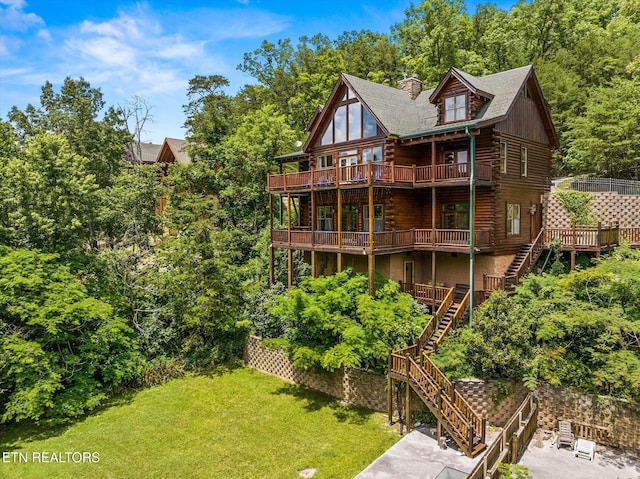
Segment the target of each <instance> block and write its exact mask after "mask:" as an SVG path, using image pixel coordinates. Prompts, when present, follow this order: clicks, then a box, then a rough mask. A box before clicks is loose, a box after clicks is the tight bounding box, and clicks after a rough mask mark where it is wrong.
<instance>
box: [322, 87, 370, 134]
mask: <svg viewBox="0 0 640 479" xmlns="http://www.w3.org/2000/svg"><path fill="white" fill-rule="evenodd" d="M377 134H378V127H377V124H376V122H375V120H374V119H373V117H372V116H371V114H370V113H369V111H368V110H367V109H366V108H364V107H363V106H362V104H361V103H360V102H359V101H358V99H357V97H356V96H355V94H354V93H353V92H352V91H351V90H348V89H347V90H346V91H345V92H344V93H343V95H342V97H341V98H340V102H339V103H338V106H337V107H336V109H335V111H334V112H333V118H332V119H331V121H329V124H328V125H327V128H326V129H325V130H324V132H323V133H322V138H321V139H320V144H321V145H330V144H332V143H342V142H345V141H351V140H359V139H361V138H369V137H372V136H376V135H377Z"/></svg>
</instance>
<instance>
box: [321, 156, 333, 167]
mask: <svg viewBox="0 0 640 479" xmlns="http://www.w3.org/2000/svg"><path fill="white" fill-rule="evenodd" d="M332 166H333V155H324V156H319V157H318V168H331V167H332Z"/></svg>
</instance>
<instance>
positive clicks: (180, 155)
mask: <svg viewBox="0 0 640 479" xmlns="http://www.w3.org/2000/svg"><path fill="white" fill-rule="evenodd" d="M188 145H189V142H188V141H187V140H178V139H176V138H165V139H164V142H163V143H162V146H161V148H160V151H159V152H158V156H157V157H156V162H157V163H163V164H164V165H168V164H170V163H182V164H185V165H186V164H189V163H191V157H190V156H189V154H188V153H187V146H188Z"/></svg>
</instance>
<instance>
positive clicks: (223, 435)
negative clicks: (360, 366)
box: [0, 369, 399, 479]
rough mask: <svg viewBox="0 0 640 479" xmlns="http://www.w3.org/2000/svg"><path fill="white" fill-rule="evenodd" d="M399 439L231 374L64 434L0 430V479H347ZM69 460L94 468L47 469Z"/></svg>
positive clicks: (361, 415) (176, 388) (189, 382)
mask: <svg viewBox="0 0 640 479" xmlns="http://www.w3.org/2000/svg"><path fill="white" fill-rule="evenodd" d="M398 439H399V437H398V434H397V433H394V432H392V431H391V430H390V429H389V428H388V427H387V426H385V421H384V417H383V415H381V414H378V413H372V412H370V411H368V410H365V409H357V408H348V407H346V406H344V405H342V404H340V403H338V402H336V401H333V400H331V399H329V398H328V397H326V396H324V395H321V394H318V393H315V392H312V391H308V390H305V389H303V388H300V387H297V386H294V385H291V384H288V383H286V382H283V381H281V380H279V379H278V378H275V377H272V376H269V375H266V374H263V373H260V372H258V371H254V370H251V369H236V370H233V371H230V372H225V373H222V374H219V375H211V376H197V377H189V378H185V379H178V380H173V381H171V382H169V383H167V384H164V385H162V386H157V387H154V388H151V389H146V390H142V391H139V392H137V393H136V394H133V395H131V396H130V397H124V398H120V399H119V400H118V401H117V402H116V403H114V404H113V405H111V406H109V407H106V408H104V409H103V410H101V411H99V412H96V413H95V414H93V415H91V416H89V417H87V418H86V419H84V420H82V421H80V422H77V423H74V424H73V425H72V426H70V427H67V428H60V429H58V430H42V428H40V429H38V428H35V427H33V426H24V425H21V426H19V427H15V426H13V427H11V428H8V429H6V430H3V431H2V432H1V436H0V451H3V452H4V453H5V454H4V455H3V457H2V458H0V477H2V478H20V479H27V478H65V479H66V478H76V477H77V478H83V477H91V478H145V479H147V478H172V479H173V478H194V477H202V478H225V479H227V478H230V479H231V478H292V479H293V478H297V477H298V471H300V470H302V469H306V468H315V469H317V471H318V472H317V473H316V475H315V478H318V479H321V478H353V477H354V476H355V475H356V474H357V473H358V472H360V471H361V470H362V469H364V468H365V467H366V466H367V465H368V464H369V463H371V462H372V461H373V460H374V459H375V458H376V457H378V456H379V455H380V454H381V453H382V452H384V451H385V450H386V449H387V448H389V447H390V446H391V445H392V444H393V443H395V442H396V441H397V440H398ZM34 452H35V453H36V456H35V461H36V462H34ZM67 452H69V453H74V452H75V453H82V452H86V453H98V455H99V462H85V463H80V464H76V463H74V462H73V459H74V456H70V457H69V459H68V461H69V462H66V463H63V462H57V463H56V462H51V461H52V458H53V453H57V455H58V456H59V457H61V458H62V459H65V460H67V458H66V453H67ZM20 453H22V454H20ZM38 453H40V454H39V455H38ZM43 453H48V455H49V458H48V460H49V461H50V462H48V463H45V462H44V458H45V456H44V454H43ZM25 457H26V460H27V462H23V460H24V458H25ZM38 457H40V458H41V459H40V460H39V461H38ZM80 457H81V456H80V455H78V454H75V459H76V460H80ZM85 457H86V456H85ZM90 457H91V458H92V459H94V458H95V455H94V456H90Z"/></svg>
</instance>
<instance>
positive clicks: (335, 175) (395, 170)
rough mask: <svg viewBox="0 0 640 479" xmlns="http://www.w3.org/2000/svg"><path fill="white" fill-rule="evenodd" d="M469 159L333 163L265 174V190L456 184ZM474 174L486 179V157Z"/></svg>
mask: <svg viewBox="0 0 640 479" xmlns="http://www.w3.org/2000/svg"><path fill="white" fill-rule="evenodd" d="M470 177H471V164H470V163H457V164H446V165H435V167H434V166H432V165H426V166H416V165H412V166H403V165H395V164H394V163H393V162H391V163H363V164H360V165H350V166H336V167H331V168H322V169H311V170H308V171H299V172H294V173H282V174H277V175H268V177H267V191H269V192H270V193H278V192H285V191H296V192H300V191H309V190H314V189H325V188H336V187H337V186H340V187H353V186H356V187H357V186H361V185H370V184H374V185H378V186H385V187H390V186H396V187H403V188H417V187H421V186H422V187H430V186H433V185H435V184H437V185H439V186H444V185H447V184H450V185H460V184H465V183H467V184H468V182H469V179H470ZM475 178H476V180H478V181H480V182H487V183H490V182H491V181H492V180H493V178H492V167H491V163H490V162H488V161H482V162H481V161H478V162H476V164H475Z"/></svg>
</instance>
